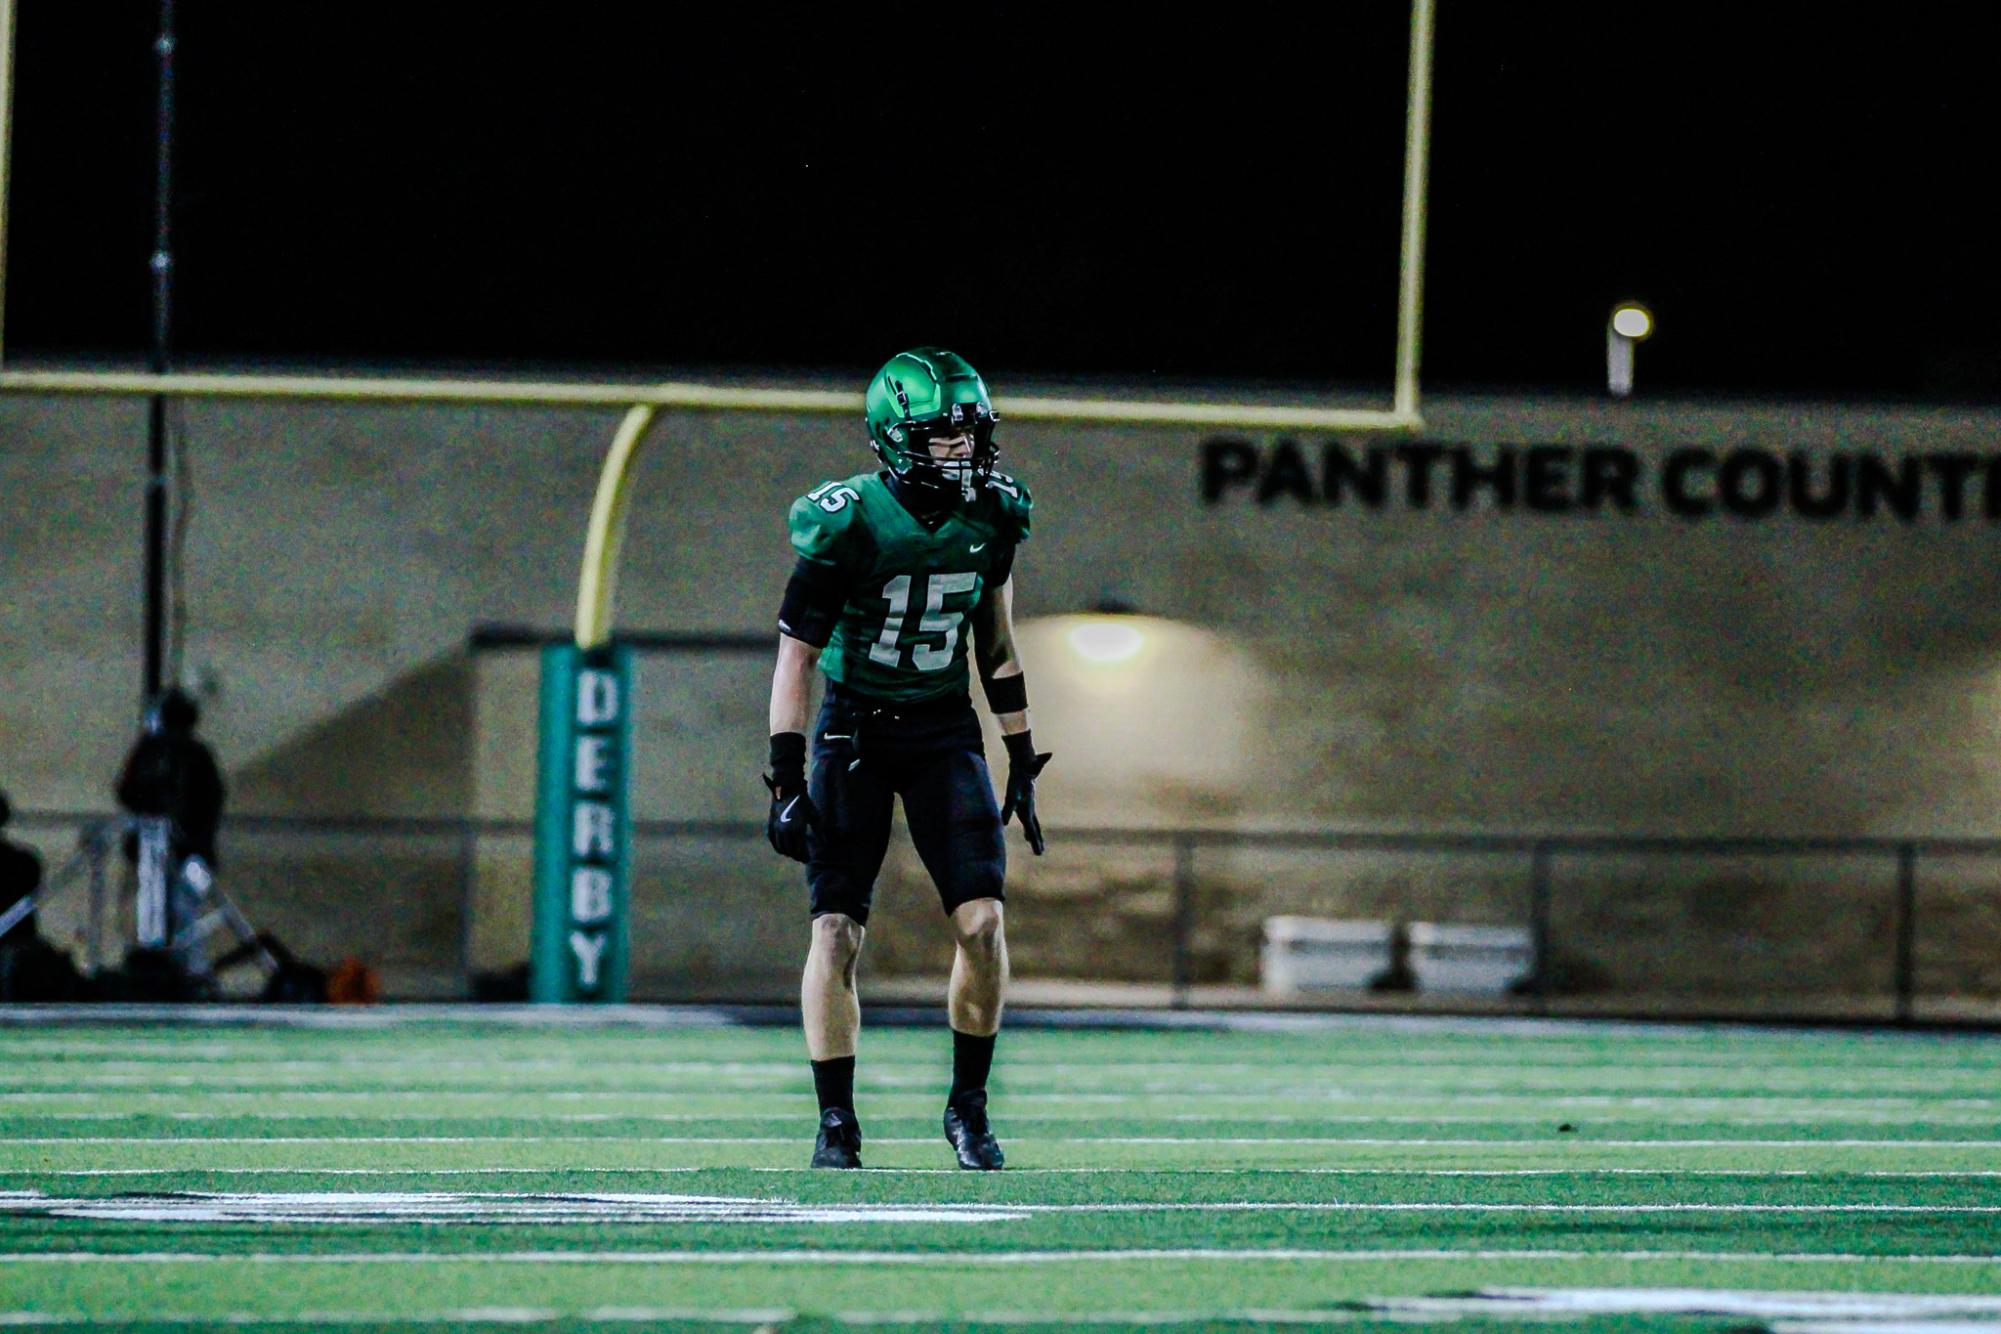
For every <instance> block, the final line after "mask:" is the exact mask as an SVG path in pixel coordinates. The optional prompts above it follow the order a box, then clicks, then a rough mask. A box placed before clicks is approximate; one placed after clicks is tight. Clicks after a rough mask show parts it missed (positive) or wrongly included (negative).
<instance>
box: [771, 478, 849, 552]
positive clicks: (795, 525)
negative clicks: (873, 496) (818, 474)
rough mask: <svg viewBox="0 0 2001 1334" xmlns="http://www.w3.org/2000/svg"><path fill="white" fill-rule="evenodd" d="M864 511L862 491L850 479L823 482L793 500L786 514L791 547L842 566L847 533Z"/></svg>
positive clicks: (846, 544)
mask: <svg viewBox="0 0 2001 1334" xmlns="http://www.w3.org/2000/svg"><path fill="white" fill-rule="evenodd" d="M860 513H861V493H860V492H859V491H857V490H856V489H855V488H854V487H853V486H852V485H850V484H849V483H848V482H844V481H837V482H822V483H821V484H820V485H819V486H816V487H814V488H813V489H812V490H811V491H808V492H807V493H806V494H805V495H803V496H801V497H799V499H797V500H795V501H793V502H792V511H791V513H790V514H788V515H787V516H786V523H787V526H788V527H790V529H791V530H792V549H793V550H794V551H797V552H798V553H799V554H800V555H801V556H804V557H805V558H806V559H807V560H810V561H814V562H816V563H818V564H821V565H840V564H842V563H844V562H843V557H844V555H845V552H846V548H847V546H848V541H847V535H848V532H849V530H850V529H852V528H853V527H854V526H855V521H856V518H857V517H858V516H859V515H860Z"/></svg>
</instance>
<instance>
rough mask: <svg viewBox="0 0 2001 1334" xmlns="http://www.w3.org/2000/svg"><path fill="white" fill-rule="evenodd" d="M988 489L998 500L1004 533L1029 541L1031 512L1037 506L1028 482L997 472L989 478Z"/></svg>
mask: <svg viewBox="0 0 2001 1334" xmlns="http://www.w3.org/2000/svg"><path fill="white" fill-rule="evenodd" d="M987 489H988V490H990V491H991V492H993V496H994V500H995V501H996V502H997V508H998V509H999V511H1000V516H1001V531H1002V533H1004V534H1006V535H1007V536H1008V537H1009V538H1010V539H1012V540H1013V541H1016V542H1024V541H1027V540H1028V527H1029V512H1030V511H1031V510H1033V509H1034V508H1035V497H1034V496H1032V495H1030V494H1029V492H1028V483H1026V482H1024V481H1022V480H1021V479H1020V478H1019V477H1010V476H1008V475H1007V474H1006V473H1004V472H997V473H994V474H992V475H991V476H989V477H988V478H987Z"/></svg>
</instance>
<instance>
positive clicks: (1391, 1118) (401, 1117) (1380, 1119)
mask: <svg viewBox="0 0 2001 1334" xmlns="http://www.w3.org/2000/svg"><path fill="white" fill-rule="evenodd" d="M896 1096H898V1095H891V1097H892V1098H894V1097H896ZM786 1100H787V1101H792V1102H796V1103H797V1104H798V1107H799V1109H803V1110H804V1111H805V1112H807V1113H810V1111H811V1105H812V1095H811V1094H810V1093H804V1092H801V1093H799V1094H797V1095H787V1099H786ZM889 1100H890V1099H883V1100H882V1101H889ZM1050 1100H1052V1099H1050V1098H1046V1097H1043V1096H1040V1095H1035V1094H1028V1095H1017V1096H1011V1097H1009V1098H1008V1099H1007V1100H1006V1101H1007V1104H1008V1107H1009V1108H1010V1109H1016V1110H1018V1109H1020V1108H1021V1107H1022V1105H1023V1104H1030V1105H1032V1104H1035V1103H1039V1102H1043V1101H1050ZM934 1101H935V1099H930V1098H927V1099H925V1100H924V1101H923V1110H924V1112H925V1113H927V1114H928V1113H929V1112H930V1111H932V1110H933V1108H932V1103H933V1102H934ZM1062 1101H1069V1099H1062ZM518 1102H519V1100H518V1099H515V1100H514V1104H515V1106H513V1107H511V1108H510V1109H509V1110H505V1111H501V1110H495V1111H460V1112H439V1111H423V1112H407V1111H373V1112H352V1111H350V1112H347V1113H340V1112H331V1111H283V1110H276V1111H256V1112H216V1111H213V1110H209V1111H189V1110H186V1109H182V1110H178V1111H116V1112H107V1111H78V1110H65V1111H30V1112H23V1113H20V1114H19V1115H18V1117H17V1120H19V1121H34V1122H42V1121H51V1122H68V1121H77V1122H89V1123H100V1122H107V1121H144V1120H156V1119H166V1120H173V1121H203V1122H208V1121H215V1120H218V1119H224V1118H230V1117H234V1118H239V1119H242V1120H247V1121H352V1120H357V1119H359V1120H365V1121H382V1122H399V1123H400V1122H462V1121H468V1120H473V1121H481V1120H490V1121H503V1122H509V1123H515V1124H520V1125H542V1124H549V1125H602V1124H606V1123H610V1122H616V1121H635V1122H657V1123H659V1124H663V1125H678V1124H685V1123H688V1122H702V1121H718V1122H734V1123H742V1122H780V1123H788V1124H798V1123H799V1122H800V1119H801V1115H802V1111H801V1110H792V1111H782V1112H644V1111H619V1112H535V1111H523V1110H519V1109H518ZM1609 1110H1619V1111H1628V1110H1630V1111H1632V1112H1634V1113H1639V1112H1641V1111H1643V1110H1645V1111H1651V1109H1639V1108H1634V1109H1609ZM877 1114H878V1115H880V1116H882V1117H883V1118H884V1119H890V1120H893V1119H897V1118H898V1117H900V1116H903V1115H906V1113H902V1112H879V1113H877ZM925 1119H926V1120H929V1119H930V1118H929V1116H928V1115H926V1117H925ZM1019 1119H1021V1120H1035V1121H1061V1122H1072V1121H1076V1122H1082V1121H1095V1120H1098V1119H1100V1118H1099V1117H1098V1115H1097V1114H1095V1113H1086V1112H1077V1113H1073V1114H1070V1115H1062V1116H1058V1115H1051V1114H1048V1113H1036V1112H1026V1111H1023V1112H1019ZM1132 1119H1138V1120H1146V1121H1161V1122H1168V1123H1171V1124H1175V1125H1216V1124H1231V1123H1234V1124H1238V1125H1313V1126H1328V1125H1386V1126H1389V1125H1416V1126H1423V1125H1440V1126H1442V1125H1547V1124H1548V1123H1549V1122H1550V1120H1551V1119H1552V1118H1551V1117H1550V1115H1549V1112H1548V1111H1547V1109H1545V1108H1539V1109H1538V1110H1536V1111H1534V1112H1526V1113H1516V1114H1513V1115H1506V1116H1502V1115H1492V1114H1489V1115H1467V1114H1450V1113H1439V1114H1436V1115H1431V1116H1424V1115H1405V1114H1389V1113H1383V1114H1373V1113H1356V1112H1333V1113H1287V1114H1271V1113H1252V1112H1244V1113H1235V1112H1169V1113H1164V1114H1148V1115H1145V1116H1142V1117H1138V1118H1132ZM1594 1119H1596V1120H1598V1121H1599V1123H1600V1124H1614V1125H1616V1124H1622V1123H1624V1122H1625V1121H1627V1120H1657V1119H1659V1118H1658V1115H1657V1114H1655V1115H1648V1116H1642V1115H1637V1114H1636V1115H1632V1116H1616V1117H1614V1116H1606V1115H1604V1114H1603V1112H1602V1111H1601V1113H1600V1115H1599V1116H1597V1117H1595V1118H1594ZM1830 1119H1837V1120H1840V1121H1843V1122H1848V1123H1853V1124H1878V1125H1898V1126H1909V1125H1911V1124H1912V1123H1913V1121H1916V1122H1917V1123H1919V1124H1923V1125H1932V1126H1973V1125H1977V1126H1993V1125H1997V1124H2001V1112H1997V1113H1995V1114H1990V1115H1985V1116H1931V1115H1928V1116H1925V1117H1922V1118H1914V1117H1913V1116H1912V1115H1911V1114H1910V1112H1909V1111H1908V1110H1906V1111H1901V1112H1896V1113H1890V1112H1872V1113H1869V1114H1867V1115H1855V1114H1852V1113H1851V1114H1845V1115H1843V1116H1842V1117H1839V1118H1829V1117H1826V1116H1824V1115H1820V1114H1817V1113H1812V1112H1806V1111H1802V1112H1800V1113H1798V1114H1797V1115H1790V1116H1772V1115H1764V1116H1741V1115H1739V1116H1727V1117H1713V1118H1701V1119H1700V1120H1699V1121H1697V1124H1721V1125H1732V1126H1792V1125H1822V1126H1824V1125H1826V1124H1828V1122H1829V1120H1830Z"/></svg>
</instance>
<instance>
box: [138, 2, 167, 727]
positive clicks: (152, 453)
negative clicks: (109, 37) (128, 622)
mask: <svg viewBox="0 0 2001 1334" xmlns="http://www.w3.org/2000/svg"><path fill="white" fill-rule="evenodd" d="M153 54H154V57H155V59H156V60H157V62H158V71H159V84H158V93H159V95H158V100H157V101H156V103H155V104H154V116H153V130H154V141H153V254H152V258H151V261H150V268H151V269H152V273H153V348H152V353H153V354H152V359H151V360H152V368H153V373H154V374H155V375H165V374H167V372H168V371H170V370H171V369H173V326H174V0H160V28H159V34H158V36H157V37H156V38H155V39H154V42H153ZM150 408H151V410H150V412H149V413H148V414H147V429H146V672H145V692H144V695H143V696H142V698H141V701H140V706H141V707H142V708H144V707H145V706H146V705H147V704H148V703H150V702H151V701H152V700H153V698H154V697H155V696H157V695H158V694H159V693H160V687H161V685H162V675H163V671H162V668H163V664H164V663H165V661H166V638H167V635H166V625H167V617H166V607H167V398H166V396H165V395H163V394H155V395H154V396H153V397H152V400H151V402H150Z"/></svg>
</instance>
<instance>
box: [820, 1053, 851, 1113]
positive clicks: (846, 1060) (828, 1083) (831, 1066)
mask: <svg viewBox="0 0 2001 1334" xmlns="http://www.w3.org/2000/svg"><path fill="white" fill-rule="evenodd" d="M813 1092H815V1093H817V1094H819V1095H820V1110H821V1111H823V1112H824V1111H826V1110H827V1109H828V1108H829V1107H840V1108H844V1109H845V1110H847V1111H853V1110H854V1107H855V1058H854V1057H852V1056H836V1057H835V1058H834V1059H833V1060H831V1061H815V1062H813Z"/></svg>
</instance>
